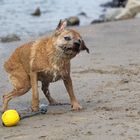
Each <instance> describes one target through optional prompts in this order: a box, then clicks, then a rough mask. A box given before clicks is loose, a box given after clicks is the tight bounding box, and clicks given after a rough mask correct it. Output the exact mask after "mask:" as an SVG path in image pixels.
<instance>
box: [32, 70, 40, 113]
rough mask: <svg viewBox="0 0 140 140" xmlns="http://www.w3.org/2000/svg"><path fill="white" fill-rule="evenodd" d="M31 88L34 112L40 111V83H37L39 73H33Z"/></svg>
mask: <svg viewBox="0 0 140 140" xmlns="http://www.w3.org/2000/svg"><path fill="white" fill-rule="evenodd" d="M30 78H31V87H32V111H38V110H39V94H38V81H37V73H36V72H31V73H30Z"/></svg>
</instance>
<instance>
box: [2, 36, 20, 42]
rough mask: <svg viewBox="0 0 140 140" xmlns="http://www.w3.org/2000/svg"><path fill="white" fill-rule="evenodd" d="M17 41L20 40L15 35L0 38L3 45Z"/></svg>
mask: <svg viewBox="0 0 140 140" xmlns="http://www.w3.org/2000/svg"><path fill="white" fill-rule="evenodd" d="M19 40H20V38H19V36H17V35H16V34H10V35H7V36H5V37H0V41H1V42H3V43H6V42H13V41H19Z"/></svg>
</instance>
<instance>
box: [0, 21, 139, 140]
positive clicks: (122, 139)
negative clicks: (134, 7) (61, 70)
mask: <svg viewBox="0 0 140 140" xmlns="http://www.w3.org/2000/svg"><path fill="white" fill-rule="evenodd" d="M139 23H140V19H135V20H127V21H119V22H112V23H104V24H99V25H91V26H87V27H80V28H77V29H78V30H79V32H80V33H81V34H82V36H83V37H84V39H85V42H86V44H87V46H88V47H89V49H90V54H87V53H86V52H82V53H81V54H79V56H77V57H76V58H74V59H73V60H72V74H71V75H72V79H73V85H74V91H75V95H76V96H77V99H78V100H79V102H80V103H81V105H82V106H83V107H84V110H82V111H80V112H72V111H71V109H70V105H65V106H61V105H60V106H49V107H48V113H47V114H45V115H38V116H35V117H31V118H27V119H24V120H21V121H20V123H19V125H18V126H16V127H11V128H6V127H3V126H2V125H1V124H0V139H1V140H19V139H21V140H27V139H34V140H71V139H73V140H139V139H140V109H139V107H140V25H139ZM21 43H22V42H16V43H8V44H3V46H2V47H0V59H1V62H2V63H1V64H0V72H1V76H0V92H1V96H0V105H1V102H2V95H3V93H5V92H7V91H9V90H10V88H11V86H10V83H9V82H8V78H7V76H6V73H5V72H4V71H3V68H2V64H3V62H4V60H5V59H6V58H7V57H8V56H9V54H10V52H11V50H13V49H14V48H15V47H17V46H18V45H19V44H21ZM0 46H1V45H0ZM5 50H6V51H5ZM50 90H51V93H52V96H53V97H54V98H55V99H56V100H57V101H58V102H62V103H69V98H68V95H67V92H66V90H65V88H64V85H63V83H62V81H60V82H57V83H54V84H52V85H51V87H50ZM40 100H41V103H47V100H46V99H45V97H44V95H43V94H42V92H41V91H40ZM30 101H31V93H30V92H29V93H27V94H26V95H24V96H22V97H19V98H16V99H13V100H12V101H11V102H10V108H16V109H17V110H19V111H20V112H21V113H22V110H23V111H25V110H26V109H27V108H29V107H30Z"/></svg>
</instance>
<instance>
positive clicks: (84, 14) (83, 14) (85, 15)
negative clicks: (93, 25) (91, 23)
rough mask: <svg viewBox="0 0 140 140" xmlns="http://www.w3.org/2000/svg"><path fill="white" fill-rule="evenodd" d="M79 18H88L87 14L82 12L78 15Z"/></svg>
mask: <svg viewBox="0 0 140 140" xmlns="http://www.w3.org/2000/svg"><path fill="white" fill-rule="evenodd" d="M78 15H79V16H84V17H87V14H86V13H85V12H81V13H79V14H78Z"/></svg>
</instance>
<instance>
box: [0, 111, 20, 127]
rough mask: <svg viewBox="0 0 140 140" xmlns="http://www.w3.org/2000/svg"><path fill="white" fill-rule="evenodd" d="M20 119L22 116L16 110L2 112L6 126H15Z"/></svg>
mask: <svg viewBox="0 0 140 140" xmlns="http://www.w3.org/2000/svg"><path fill="white" fill-rule="evenodd" d="M19 120H20V116H19V114H18V112H17V111H16V110H7V111H5V112H4V113H3V114H2V122H3V124H4V125H5V126H8V127H10V126H15V125H17V123H18V122H19Z"/></svg>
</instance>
